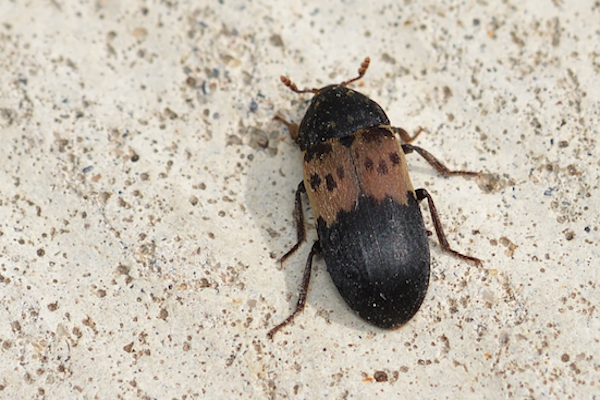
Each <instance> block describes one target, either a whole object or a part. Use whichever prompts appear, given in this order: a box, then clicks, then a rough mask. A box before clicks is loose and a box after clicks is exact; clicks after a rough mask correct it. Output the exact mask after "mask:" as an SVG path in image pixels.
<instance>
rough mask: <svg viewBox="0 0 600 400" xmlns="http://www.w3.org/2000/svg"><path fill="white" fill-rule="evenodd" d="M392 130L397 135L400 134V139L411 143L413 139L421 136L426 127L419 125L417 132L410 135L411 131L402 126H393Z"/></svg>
mask: <svg viewBox="0 0 600 400" xmlns="http://www.w3.org/2000/svg"><path fill="white" fill-rule="evenodd" d="M391 128H392V132H394V133H395V134H396V135H398V136H400V140H402V142H403V143H411V142H412V141H413V140H415V139H416V138H417V136H419V135H420V134H421V132H423V131H424V130H425V129H423V128H421V127H419V129H418V130H417V132H416V133H415V134H414V135H412V136H410V133H408V132H406V131H405V130H404V129H402V128H398V127H396V126H392V127H391Z"/></svg>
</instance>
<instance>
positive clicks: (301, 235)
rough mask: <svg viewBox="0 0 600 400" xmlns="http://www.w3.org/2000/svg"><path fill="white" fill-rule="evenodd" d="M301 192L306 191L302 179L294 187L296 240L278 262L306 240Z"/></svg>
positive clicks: (283, 259)
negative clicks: (296, 186) (296, 187)
mask: <svg viewBox="0 0 600 400" xmlns="http://www.w3.org/2000/svg"><path fill="white" fill-rule="evenodd" d="M302 193H306V186H304V181H302V182H300V184H299V185H298V189H296V201H295V203H294V222H295V224H296V238H297V242H296V244H295V245H294V247H292V248H291V249H290V250H289V251H288V252H287V253H285V254H284V255H283V257H281V258H280V259H279V262H280V263H282V262H284V261H285V260H286V259H287V258H288V257H289V256H291V255H292V254H294V253H295V252H296V250H298V247H300V245H301V244H302V242H304V241H305V240H306V227H305V226H304V208H303V207H302Z"/></svg>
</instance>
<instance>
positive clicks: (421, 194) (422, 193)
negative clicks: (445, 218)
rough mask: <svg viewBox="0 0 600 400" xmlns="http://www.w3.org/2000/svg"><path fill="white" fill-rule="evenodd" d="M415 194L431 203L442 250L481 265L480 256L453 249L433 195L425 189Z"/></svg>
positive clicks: (419, 199) (416, 191) (432, 216)
mask: <svg viewBox="0 0 600 400" xmlns="http://www.w3.org/2000/svg"><path fill="white" fill-rule="evenodd" d="M415 194H416V195H417V200H418V201H421V200H423V199H427V204H429V213H430V214H431V219H432V220H433V226H434V227H435V233H436V234H437V237H438V240H439V241H440V247H441V249H442V251H445V252H447V253H451V254H453V255H454V256H456V257H458V258H462V259H464V260H469V261H473V262H475V263H476V264H477V265H481V264H482V261H481V260H480V259H479V258H476V257H471V256H467V255H464V254H462V253H459V252H458V251H456V250H453V249H452V248H451V247H450V244H449V243H448V239H446V234H445V233H444V229H443V228H442V222H441V221H440V216H439V214H438V212H437V209H436V208H435V204H433V199H432V198H431V195H430V194H429V193H428V192H427V190H425V189H417V190H415Z"/></svg>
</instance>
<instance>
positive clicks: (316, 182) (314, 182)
mask: <svg viewBox="0 0 600 400" xmlns="http://www.w3.org/2000/svg"><path fill="white" fill-rule="evenodd" d="M320 185H321V177H319V175H317V174H312V175H311V176H310V188H311V189H312V190H313V191H316V190H317V189H318V188H319V186H320Z"/></svg>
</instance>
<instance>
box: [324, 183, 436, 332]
mask: <svg viewBox="0 0 600 400" xmlns="http://www.w3.org/2000/svg"><path fill="white" fill-rule="evenodd" d="M407 198H408V202H407V204H399V203H398V202H396V201H393V200H392V199H390V198H386V199H384V201H376V200H374V199H372V198H370V197H366V196H363V197H361V199H360V201H359V204H358V205H357V208H356V210H355V211H354V212H341V213H339V214H338V217H337V219H336V221H335V223H333V224H332V225H331V226H327V225H326V224H325V223H324V221H323V220H322V219H321V220H319V221H318V232H319V238H320V241H321V247H322V249H323V250H322V252H323V257H324V259H325V264H326V265H327V270H328V271H329V274H330V275H331V278H332V280H333V282H334V283H335V285H336V287H337V288H338V291H339V292H340V294H341V295H342V297H343V298H344V300H345V301H346V302H347V303H348V305H349V306H350V308H352V309H353V310H354V311H355V312H356V313H357V314H358V315H359V316H360V317H361V318H363V319H365V320H367V321H369V322H370V323H372V324H374V325H376V326H378V327H380V328H387V329H392V328H397V327H399V326H401V325H403V324H405V323H406V322H407V321H408V320H410V319H411V318H412V317H413V315H415V313H416V312H417V311H418V310H419V307H420V306H421V303H422V302H423V299H424V298H425V295H426V293H427V287H428V285H429V263H430V261H429V245H428V242H427V234H426V230H425V226H424V224H423V218H422V216H421V211H420V209H419V205H418V203H417V200H416V199H415V198H414V195H412V193H409V194H408V197H407ZM367 216H368V218H366V217H367Z"/></svg>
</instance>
